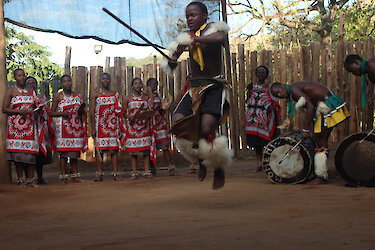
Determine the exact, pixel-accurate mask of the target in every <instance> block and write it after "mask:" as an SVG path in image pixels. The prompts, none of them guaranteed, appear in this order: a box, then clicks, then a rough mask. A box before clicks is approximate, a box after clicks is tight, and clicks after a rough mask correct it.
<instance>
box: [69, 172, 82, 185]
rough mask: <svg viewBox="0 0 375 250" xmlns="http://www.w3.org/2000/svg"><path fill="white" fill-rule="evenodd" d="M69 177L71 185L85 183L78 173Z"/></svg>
mask: <svg viewBox="0 0 375 250" xmlns="http://www.w3.org/2000/svg"><path fill="white" fill-rule="evenodd" d="M70 177H72V182H73V183H82V182H85V181H84V180H82V179H81V174H80V173H74V174H72V175H71V176H70Z"/></svg>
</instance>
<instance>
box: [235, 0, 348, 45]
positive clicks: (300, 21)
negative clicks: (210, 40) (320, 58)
mask: <svg viewBox="0 0 375 250" xmlns="http://www.w3.org/2000/svg"><path fill="white" fill-rule="evenodd" d="M348 3H349V0H330V1H324V0H313V1H309V0H294V1H281V0H272V1H269V3H268V4H267V3H266V1H263V0H256V1H255V0H251V1H250V0H228V6H229V9H230V10H231V12H229V13H228V14H229V15H242V16H244V17H245V18H243V20H244V21H243V25H242V26H241V27H240V29H241V28H243V27H245V26H246V25H249V24H250V23H251V22H252V21H253V20H255V21H258V22H259V23H260V24H261V25H260V28H259V29H258V30H257V31H256V32H255V33H254V34H246V33H243V34H242V35H245V36H252V35H256V34H262V33H264V31H265V30H266V28H267V27H268V28H270V29H271V30H273V31H275V30H281V31H283V29H284V30H289V31H292V32H300V33H301V32H302V33H304V35H305V34H310V36H313V33H314V34H315V35H317V36H318V37H319V39H320V41H321V43H322V44H329V43H331V34H332V24H333V22H334V21H335V20H336V19H337V18H338V16H339V11H340V10H341V9H342V8H343V7H344V6H345V5H347V4H348ZM240 29H239V30H240ZM281 33H283V32H281Z"/></svg>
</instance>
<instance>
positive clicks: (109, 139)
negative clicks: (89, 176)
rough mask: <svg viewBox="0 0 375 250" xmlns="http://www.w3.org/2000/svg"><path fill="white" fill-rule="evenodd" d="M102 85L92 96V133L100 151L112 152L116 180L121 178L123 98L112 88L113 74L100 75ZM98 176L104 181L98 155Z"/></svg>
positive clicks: (113, 173)
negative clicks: (120, 152)
mask: <svg viewBox="0 0 375 250" xmlns="http://www.w3.org/2000/svg"><path fill="white" fill-rule="evenodd" d="M100 84H101V87H100V88H99V89H97V90H95V91H94V92H93V93H92V94H91V96H90V117H91V135H92V137H93V138H94V140H95V144H96V148H97V149H98V151H99V152H96V153H97V154H101V155H103V153H109V154H111V161H112V168H113V172H112V176H113V179H114V180H115V181H119V180H120V173H119V171H118V152H119V150H120V148H121V143H120V132H121V126H122V123H123V113H124V110H123V109H122V105H121V98H120V95H119V93H117V92H116V91H113V90H111V89H110V84H111V75H110V74H108V73H102V74H101V75H100ZM96 168H97V171H96V178H95V179H94V181H102V180H103V176H104V172H103V163H102V161H101V160H99V157H98V156H97V157H96Z"/></svg>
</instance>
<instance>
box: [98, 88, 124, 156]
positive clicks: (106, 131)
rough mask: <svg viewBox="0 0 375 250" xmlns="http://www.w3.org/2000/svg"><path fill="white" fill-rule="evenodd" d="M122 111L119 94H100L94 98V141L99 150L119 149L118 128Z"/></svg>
mask: <svg viewBox="0 0 375 250" xmlns="http://www.w3.org/2000/svg"><path fill="white" fill-rule="evenodd" d="M123 113H124V110H123V108H122V105H121V102H120V95H119V94H118V93H117V92H116V91H115V92H114V94H113V95H102V96H98V97H97V98H96V109H95V129H96V143H97V144H98V147H99V150H110V149H114V150H119V149H120V148H121V143H120V129H121V127H122V124H123V118H122V117H123Z"/></svg>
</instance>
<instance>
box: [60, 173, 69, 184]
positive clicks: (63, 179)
mask: <svg viewBox="0 0 375 250" xmlns="http://www.w3.org/2000/svg"><path fill="white" fill-rule="evenodd" d="M59 179H60V181H61V184H62V185H66V184H68V179H69V175H68V174H60V176H59Z"/></svg>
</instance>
